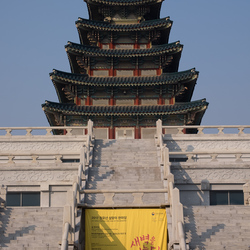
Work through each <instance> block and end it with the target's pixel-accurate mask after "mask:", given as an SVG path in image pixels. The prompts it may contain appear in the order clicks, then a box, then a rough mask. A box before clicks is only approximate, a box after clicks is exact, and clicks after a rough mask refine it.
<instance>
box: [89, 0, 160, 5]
mask: <svg viewBox="0 0 250 250" xmlns="http://www.w3.org/2000/svg"><path fill="white" fill-rule="evenodd" d="M85 2H87V3H96V4H105V5H121V6H124V5H144V4H154V3H161V2H163V0H85Z"/></svg>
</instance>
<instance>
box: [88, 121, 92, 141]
mask: <svg viewBox="0 0 250 250" xmlns="http://www.w3.org/2000/svg"><path fill="white" fill-rule="evenodd" d="M88 135H90V138H91V140H92V138H93V121H91V120H88Z"/></svg>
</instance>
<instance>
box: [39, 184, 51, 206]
mask: <svg viewBox="0 0 250 250" xmlns="http://www.w3.org/2000/svg"><path fill="white" fill-rule="evenodd" d="M40 191H41V204H40V206H41V207H49V205H50V204H49V184H47V183H42V184H41V187H40Z"/></svg>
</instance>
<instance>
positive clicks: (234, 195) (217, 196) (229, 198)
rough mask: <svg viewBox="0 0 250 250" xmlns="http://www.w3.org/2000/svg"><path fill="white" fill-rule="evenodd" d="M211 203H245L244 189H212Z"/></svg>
mask: <svg viewBox="0 0 250 250" xmlns="http://www.w3.org/2000/svg"><path fill="white" fill-rule="evenodd" d="M210 205H244V194H243V191H238V190H237V191H235V190H230V191H224V190H223V191H210Z"/></svg>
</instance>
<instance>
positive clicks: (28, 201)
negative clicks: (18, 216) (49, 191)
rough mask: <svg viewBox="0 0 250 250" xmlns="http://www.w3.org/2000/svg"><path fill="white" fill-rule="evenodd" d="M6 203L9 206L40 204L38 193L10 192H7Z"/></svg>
mask: <svg viewBox="0 0 250 250" xmlns="http://www.w3.org/2000/svg"><path fill="white" fill-rule="evenodd" d="M6 203H7V206H11V207H25V206H27V207H28V206H40V193H39V192H10V193H7V196H6Z"/></svg>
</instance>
